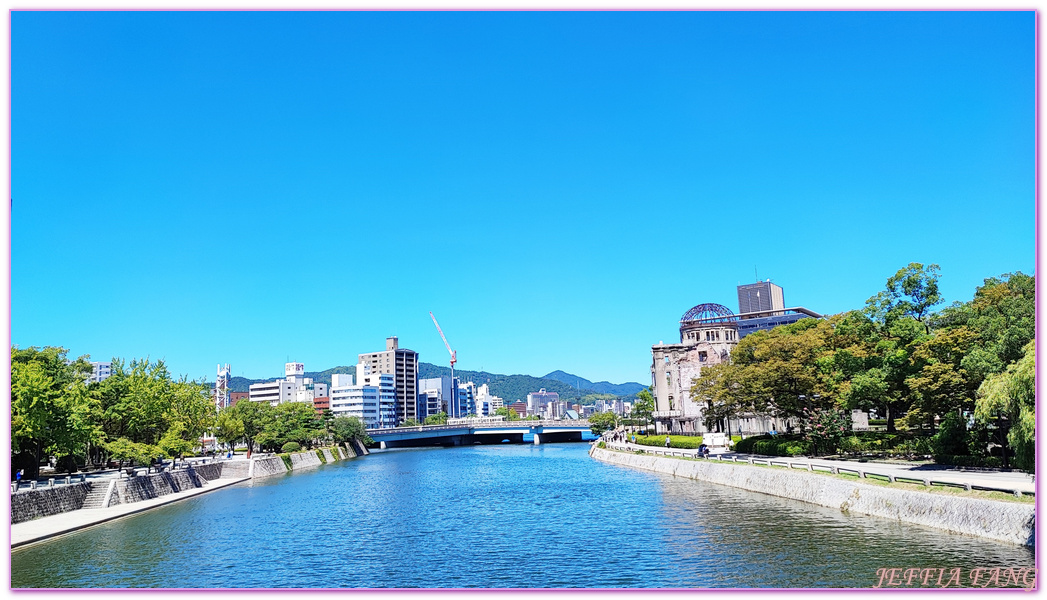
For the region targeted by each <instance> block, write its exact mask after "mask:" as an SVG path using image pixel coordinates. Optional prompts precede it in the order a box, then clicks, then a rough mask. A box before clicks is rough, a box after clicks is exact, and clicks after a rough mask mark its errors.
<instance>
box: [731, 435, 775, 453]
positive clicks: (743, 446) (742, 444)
mask: <svg viewBox="0 0 1047 600" xmlns="http://www.w3.org/2000/svg"><path fill="white" fill-rule="evenodd" d="M769 439H771V436H769V435H754V436H752V437H747V438H745V439H744V440H741V441H739V442H738V443H736V444H735V445H734V449H735V450H736V451H738V452H745V453H749V452H752V451H753V444H755V443H756V442H758V441H760V440H769Z"/></svg>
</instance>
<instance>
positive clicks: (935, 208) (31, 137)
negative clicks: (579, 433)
mask: <svg viewBox="0 0 1047 600" xmlns="http://www.w3.org/2000/svg"><path fill="white" fill-rule="evenodd" d="M11 30H12V66H11V82H12V100H11V102H12V117H11V119H12V121H11V123H12V129H11V131H12V137H11V144H12V186H11V188H12V191H11V195H12V197H13V206H12V214H11V229H12V232H11V342H12V344H15V345H18V346H20V347H26V346H33V345H36V346H43V345H61V346H64V347H67V348H69V349H70V354H71V355H73V356H78V355H81V354H90V355H91V357H92V358H93V359H95V360H107V359H109V358H110V357H114V356H116V357H122V358H125V359H129V358H133V357H145V356H148V357H150V358H152V359H158V358H163V359H165V360H166V361H167V363H168V365H169V366H170V368H171V370H172V371H173V372H174V373H176V374H186V375H188V376H189V377H191V378H200V377H206V378H208V379H213V378H214V371H215V365H216V364H217V363H219V362H221V363H226V362H228V363H231V364H232V367H233V373H234V374H235V375H244V376H247V377H254V378H261V377H277V376H281V375H282V372H283V363H284V362H285V361H286V360H287V359H291V360H296V361H300V362H304V363H305V365H306V368H307V370H322V369H326V368H330V367H333V366H336V365H351V364H355V363H356V359H357V354H358V353H361V352H371V351H375V350H381V349H383V348H384V340H385V337H386V336H389V335H397V336H399V338H400V343H401V346H404V347H408V348H411V349H413V350H416V351H418V352H419V353H420V359H421V360H422V361H425V362H432V363H436V364H446V362H447V358H448V357H447V353H446V351H445V349H444V347H443V344H442V342H441V341H440V338H439V335H438V334H437V332H436V329H435V327H434V326H433V324H432V321H431V320H430V318H429V311H433V312H434V313H435V314H436V316H437V318H438V319H439V320H440V325H441V326H442V327H443V329H444V331H445V332H446V334H447V336H448V339H449V341H450V342H451V344H452V346H453V347H454V348H455V349H456V350H457V351H458V358H459V361H458V367H459V368H463V369H480V368H481V367H482V368H484V369H485V370H487V371H491V372H496V373H526V374H530V375H536V376H540V375H544V374H545V373H547V372H549V371H552V370H554V369H563V370H565V371H568V372H572V373H576V374H578V375H581V376H583V377H586V378H589V379H592V380H594V381H596V380H610V381H612V382H616V383H617V382H624V381H639V382H641V383H649V381H650V375H649V365H650V346H651V344H654V343H657V342H659V341H660V340H664V341H666V342H669V341H676V340H678V331H677V328H678V321H679V319H680V317H681V315H683V313H684V312H686V311H687V310H688V309H689V308H690V307H691V306H693V305H695V304H699V303H702V302H718V303H721V304H724V305H726V306H728V307H729V308H731V309H732V310H737V299H736V296H735V286H736V285H738V284H739V283H750V282H752V281H753V280H754V279H755V277H756V274H755V273H756V270H758V273H759V277H760V279H766V278H770V279H771V280H772V281H774V282H776V283H778V284H779V285H781V286H783V287H784V289H785V300H786V304H787V305H802V306H806V307H808V308H810V309H813V310H816V311H819V312H823V313H835V312H841V311H845V310H849V309H853V308H860V307H861V306H862V305H863V304H864V302H865V300H866V299H867V298H869V297H870V296H872V295H873V294H875V293H876V292H877V291H879V290H880V289H881V288H882V287H883V285H884V282H885V281H886V279H887V278H888V277H889V276H890V275H891V274H893V273H894V272H895V271H896V270H898V269H899V268H902V267H904V266H905V265H906V264H908V263H909V262H914V261H915V262H924V263H938V264H939V265H941V289H942V292H943V293H944V295H945V297H946V299H947V301H948V302H952V301H955V300H960V301H963V300H967V299H969V298H970V297H971V295H972V294H973V292H974V288H975V286H977V285H979V284H980V283H981V282H982V280H983V279H984V278H986V277H990V276H995V275H999V274H1002V273H1006V272H1010V271H1016V270H1021V271H1023V272H1026V273H1033V271H1034V268H1035V223H1034V212H1035V164H1034V160H1035V156H1034V150H1035V130H1034V127H1035V123H1034V119H1035V98H1034V94H1035V63H1034V59H1035V54H1034V51H1035V48H1034V45H1035V20H1034V14H1033V13H1032V12H1000V13H993V12H969V13H949V12H873V13H863V12H844V13H818V12H775V13H763V12H729V13H716V12H658V13H637V12H615V13H601V12H582V13H573V12H555V13H543V12H528V13H513V12H498V13H482V12H472V13H453V12H444V13H411V12H396V13H376V12H310V13H290V12H269V13H249V12H234V13H221V12H205V13H195V12H175V13H168V12H149V13H125V12H89V13H67V12H39V13H36V12H14V13H13V14H12V17H11Z"/></svg>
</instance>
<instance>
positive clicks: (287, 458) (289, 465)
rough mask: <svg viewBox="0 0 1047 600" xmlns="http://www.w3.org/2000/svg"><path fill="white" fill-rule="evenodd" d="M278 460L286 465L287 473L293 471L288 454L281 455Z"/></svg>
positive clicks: (292, 464)
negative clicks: (281, 460)
mask: <svg viewBox="0 0 1047 600" xmlns="http://www.w3.org/2000/svg"><path fill="white" fill-rule="evenodd" d="M280 458H282V459H283V461H284V464H285V465H287V470H288V471H290V470H292V469H294V463H293V462H291V455H290V454H281V455H280Z"/></svg>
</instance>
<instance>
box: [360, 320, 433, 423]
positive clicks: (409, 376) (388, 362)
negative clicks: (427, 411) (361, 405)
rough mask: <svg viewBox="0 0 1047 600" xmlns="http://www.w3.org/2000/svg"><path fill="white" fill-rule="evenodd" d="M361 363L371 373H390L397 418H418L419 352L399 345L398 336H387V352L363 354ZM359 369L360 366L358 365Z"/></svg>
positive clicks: (400, 420)
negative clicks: (393, 387) (394, 393)
mask: <svg viewBox="0 0 1047 600" xmlns="http://www.w3.org/2000/svg"><path fill="white" fill-rule="evenodd" d="M359 362H360V364H361V365H364V366H366V367H370V372H371V373H390V374H392V375H393V380H394V384H395V387H396V419H397V423H403V422H404V421H406V420H407V419H415V420H417V419H418V353H417V352H415V351H414V350H408V349H406V348H400V347H399V341H398V340H397V338H396V336H393V337H390V338H386V340H385V352H371V353H369V354H361V355H360V360H359ZM357 368H358V369H359V367H357Z"/></svg>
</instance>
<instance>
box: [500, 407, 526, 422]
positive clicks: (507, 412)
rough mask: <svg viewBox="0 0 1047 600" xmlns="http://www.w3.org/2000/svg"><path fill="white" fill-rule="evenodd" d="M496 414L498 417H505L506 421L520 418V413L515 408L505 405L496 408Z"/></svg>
mask: <svg viewBox="0 0 1047 600" xmlns="http://www.w3.org/2000/svg"><path fill="white" fill-rule="evenodd" d="M494 414H495V416H496V417H498V416H501V417H505V420H506V421H519V420H520V415H519V414H518V413H517V412H516V409H515V408H509V407H506V406H503V407H501V408H498V409H496V410H495V411H494Z"/></svg>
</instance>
